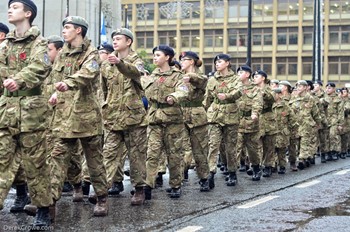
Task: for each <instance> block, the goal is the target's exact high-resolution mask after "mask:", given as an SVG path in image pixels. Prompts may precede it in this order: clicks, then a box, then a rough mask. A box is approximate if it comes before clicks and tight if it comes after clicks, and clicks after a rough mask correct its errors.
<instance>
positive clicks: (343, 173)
mask: <svg viewBox="0 0 350 232" xmlns="http://www.w3.org/2000/svg"><path fill="white" fill-rule="evenodd" d="M348 172H350V169H345V170H341V171H339V172H336V173H334V175H345V174H346V173H348Z"/></svg>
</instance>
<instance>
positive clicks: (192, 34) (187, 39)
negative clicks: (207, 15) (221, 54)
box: [181, 31, 200, 48]
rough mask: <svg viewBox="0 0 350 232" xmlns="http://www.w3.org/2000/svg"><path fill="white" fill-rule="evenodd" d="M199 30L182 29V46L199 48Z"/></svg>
mask: <svg viewBox="0 0 350 232" xmlns="http://www.w3.org/2000/svg"><path fill="white" fill-rule="evenodd" d="M199 40H200V38H199V31H181V47H188V48H193V47H194V48H198V47H199Z"/></svg>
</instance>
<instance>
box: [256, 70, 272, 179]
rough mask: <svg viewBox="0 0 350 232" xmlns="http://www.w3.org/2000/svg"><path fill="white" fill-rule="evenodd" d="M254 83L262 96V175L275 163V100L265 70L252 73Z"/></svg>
mask: <svg viewBox="0 0 350 232" xmlns="http://www.w3.org/2000/svg"><path fill="white" fill-rule="evenodd" d="M253 78H254V83H255V84H256V85H257V86H258V87H259V88H260V89H261V93H262V96H263V100H264V103H263V105H264V106H263V110H262V112H261V117H260V126H261V127H260V134H261V137H262V144H263V157H262V159H263V165H264V169H263V177H270V176H271V175H272V167H273V166H274V165H275V158H276V157H275V142H276V133H277V128H276V120H275V114H274V112H273V111H272V105H273V103H274V102H275V99H274V97H273V93H272V90H271V88H270V86H269V85H268V84H269V79H268V78H267V74H266V72H264V71H263V70H258V71H256V72H254V74H253Z"/></svg>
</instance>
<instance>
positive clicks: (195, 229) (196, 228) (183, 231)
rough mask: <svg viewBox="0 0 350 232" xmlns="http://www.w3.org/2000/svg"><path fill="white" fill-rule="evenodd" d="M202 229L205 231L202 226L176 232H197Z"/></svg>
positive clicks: (188, 227)
mask: <svg viewBox="0 0 350 232" xmlns="http://www.w3.org/2000/svg"><path fill="white" fill-rule="evenodd" d="M201 229H203V227H202V226H187V227H185V228H182V229H181V230H177V231H176V232H196V231H198V230H201Z"/></svg>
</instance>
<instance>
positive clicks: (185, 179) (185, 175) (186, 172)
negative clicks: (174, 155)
mask: <svg viewBox="0 0 350 232" xmlns="http://www.w3.org/2000/svg"><path fill="white" fill-rule="evenodd" d="M183 181H185V182H188V168H187V167H185V169H184V179H183Z"/></svg>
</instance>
